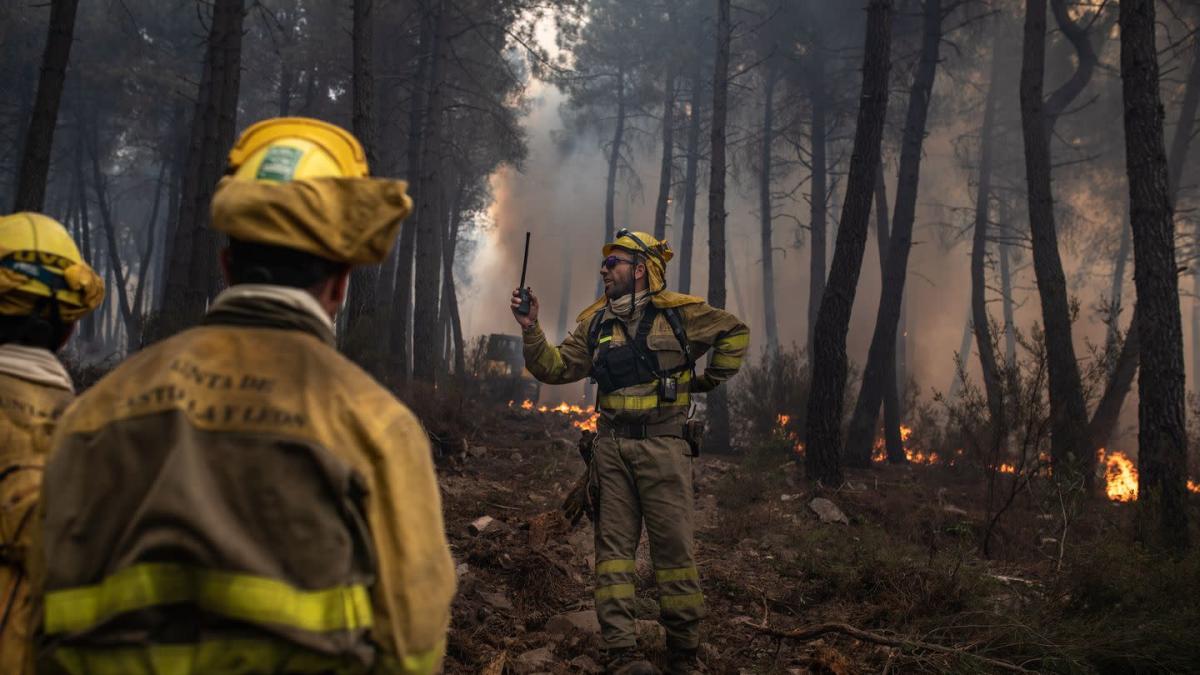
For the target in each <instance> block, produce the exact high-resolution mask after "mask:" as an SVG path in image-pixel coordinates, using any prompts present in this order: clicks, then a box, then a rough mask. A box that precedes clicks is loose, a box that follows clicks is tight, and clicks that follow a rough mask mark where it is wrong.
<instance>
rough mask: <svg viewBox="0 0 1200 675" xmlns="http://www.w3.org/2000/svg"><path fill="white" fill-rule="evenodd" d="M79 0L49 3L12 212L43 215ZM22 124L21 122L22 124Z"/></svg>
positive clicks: (61, 0)
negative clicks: (40, 64)
mask: <svg viewBox="0 0 1200 675" xmlns="http://www.w3.org/2000/svg"><path fill="white" fill-rule="evenodd" d="M78 6H79V0H52V1H51V2H50V27H49V30H48V31H47V33H46V51H45V52H44V53H43V54H42V72H41V75H40V77H39V78H38V88H37V98H36V99H35V101H34V104H33V115H32V118H31V119H30V120H29V131H28V132H27V133H26V134H25V145H24V148H23V150H22V153H21V164H20V168H19V169H18V173H17V194H16V198H15V200H14V206H13V211H42V210H43V209H44V207H45V201H46V179H47V178H48V177H49V175H50V151H51V150H53V148H54V129H55V127H57V126H58V106H59V103H60V102H61V101H62V90H63V83H64V82H65V81H66V78H67V62H68V61H70V58H71V42H72V35H73V33H74V32H75V10H76V9H77V8H78ZM22 121H23V120H22Z"/></svg>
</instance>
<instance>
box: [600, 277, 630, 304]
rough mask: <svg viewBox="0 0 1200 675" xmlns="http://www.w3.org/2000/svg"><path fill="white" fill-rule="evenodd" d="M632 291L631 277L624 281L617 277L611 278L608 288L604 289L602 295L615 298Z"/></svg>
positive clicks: (611, 298) (610, 298)
mask: <svg viewBox="0 0 1200 675" xmlns="http://www.w3.org/2000/svg"><path fill="white" fill-rule="evenodd" d="M632 291H633V280H632V279H628V280H626V281H621V280H619V279H616V278H614V279H613V280H612V284H611V285H609V286H608V288H606V289H604V295H605V296H606V297H607V298H608V299H609V300H616V299H617V298H619V297H621V296H622V295H629V294H630V293H631V292H632Z"/></svg>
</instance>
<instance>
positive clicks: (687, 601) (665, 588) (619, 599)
mask: <svg viewBox="0 0 1200 675" xmlns="http://www.w3.org/2000/svg"><path fill="white" fill-rule="evenodd" d="M594 453H595V454H594V457H593V461H594V462H596V465H595V471H594V473H593V479H594V480H596V481H597V482H598V494H599V500H598V506H597V511H598V513H597V516H598V517H597V519H596V615H597V617H598V618H599V620H600V627H601V632H602V635H603V637H604V642H605V646H606V647H607V648H618V647H632V646H634V644H635V643H636V641H637V636H636V632H635V626H634V619H635V617H634V614H633V598H634V591H635V586H634V581H635V575H636V567H635V563H634V560H635V554H636V551H637V544H638V540H639V539H640V538H641V532H642V522H643V520H644V521H645V523H646V531H647V533H648V534H649V539H650V559H651V561H652V562H653V564H654V576H655V580H656V582H657V584H658V600H659V607H660V610H661V613H660V618H661V621H662V624H663V626H664V627H665V628H666V630H667V645H668V646H669V647H676V648H695V647H696V646H697V645H698V644H699V641H700V619H701V617H702V616H704V596H703V594H702V593H701V592H700V575H699V573H698V571H697V569H696V559H695V544H694V542H693V539H692V458H691V456H690V454H689V450H688V444H687V442H686V441H684V440H683V439H682V438H676V437H673V436H661V437H657V438H647V439H639V440H634V439H626V438H613V437H612V436H611V435H609V436H606V435H605V434H604V432H603V431H601V435H600V437H598V438H597V439H596V445H595V449H594Z"/></svg>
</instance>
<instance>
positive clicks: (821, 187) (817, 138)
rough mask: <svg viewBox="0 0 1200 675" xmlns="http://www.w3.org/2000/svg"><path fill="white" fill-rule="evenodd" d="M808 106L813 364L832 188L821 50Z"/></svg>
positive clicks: (810, 350)
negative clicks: (827, 147) (810, 116)
mask: <svg viewBox="0 0 1200 675" xmlns="http://www.w3.org/2000/svg"><path fill="white" fill-rule="evenodd" d="M809 77H810V82H809V97H808V98H809V110H810V111H811V114H812V118H811V119H810V120H809V124H810V134H811V135H810V138H811V142H812V148H811V149H810V150H809V152H810V154H811V156H812V175H811V177H810V178H809V181H810V182H809V199H808V203H809V220H808V223H809V247H808V248H809V251H808V255H809V264H808V340H807V341H806V342H805V344H806V347H807V353H808V362H809V367H810V368H811V366H812V361H813V355H814V354H815V353H816V351H815V350H816V346H815V345H814V344H813V339H814V335H815V333H814V331H815V329H816V326H817V312H818V310H819V309H820V308H821V298H822V296H823V295H824V294H825V275H826V271H825V250H826V248H827V247H828V244H827V243H826V239H827V237H826V232H825V222H826V214H827V213H828V211H829V205H828V203H827V202H826V200H827V199H828V198H829V191H828V187H827V185H826V176H827V174H826V161H827V160H826V158H825V144H826V126H825V114H826V111H825V106H826V105H827V102H826V99H827V94H826V91H825V63H824V59H823V58H822V57H821V52H820V51H816V52H814V53H813V59H812V66H811V68H810V70H809Z"/></svg>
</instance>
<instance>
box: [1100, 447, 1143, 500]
mask: <svg viewBox="0 0 1200 675" xmlns="http://www.w3.org/2000/svg"><path fill="white" fill-rule="evenodd" d="M1096 457H1097V459H1099V461H1100V463H1101V464H1102V465H1103V466H1104V493H1105V494H1106V495H1108V498H1109V499H1111V500H1112V501H1114V502H1132V501H1136V500H1137V496H1138V470H1137V467H1136V466H1135V465H1134V463H1133V460H1131V459H1129V456H1128V455H1126V454H1125V453H1123V452H1119V451H1114V452H1112V453H1109V452H1107V451H1106V450H1105V449H1104V448H1100V449H1099V450H1097V451H1096Z"/></svg>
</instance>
